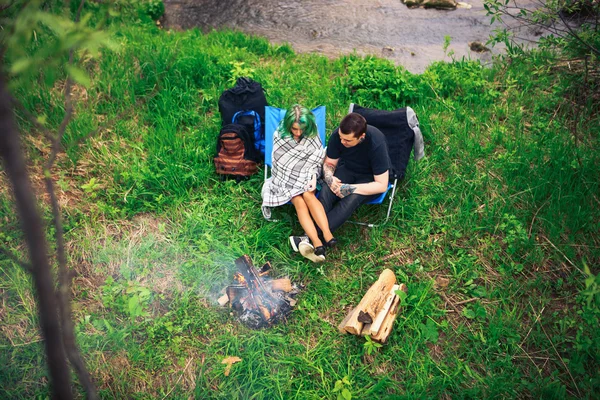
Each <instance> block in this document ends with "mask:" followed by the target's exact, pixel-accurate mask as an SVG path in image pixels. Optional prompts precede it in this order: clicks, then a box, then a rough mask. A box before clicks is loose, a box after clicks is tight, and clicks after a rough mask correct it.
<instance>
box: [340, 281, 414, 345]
mask: <svg viewBox="0 0 600 400" xmlns="http://www.w3.org/2000/svg"><path fill="white" fill-rule="evenodd" d="M395 283H396V277H395V275H394V273H393V272H392V271H391V270H389V269H386V270H384V271H383V272H382V273H381V275H380V276H379V279H378V280H377V281H376V282H375V283H374V284H373V285H372V286H371V287H370V288H369V290H368V291H367V293H366V294H365V295H364V296H363V298H362V300H361V301H360V303H359V304H358V305H357V306H356V307H355V308H354V309H353V310H352V311H351V312H349V313H348V315H346V317H345V318H344V320H343V321H342V322H341V323H340V324H339V325H338V330H339V331H340V332H341V333H351V334H353V335H361V336H367V335H369V336H370V337H371V339H373V340H375V341H377V342H380V343H385V342H386V341H387V339H388V337H389V335H390V333H391V331H392V327H393V325H394V321H395V320H396V316H397V315H398V309H399V306H400V296H398V294H397V291H398V290H401V291H403V292H405V293H406V291H407V288H406V285H404V284H402V283H401V284H398V285H396V284H395Z"/></svg>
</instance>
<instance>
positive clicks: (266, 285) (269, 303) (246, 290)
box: [218, 255, 295, 329]
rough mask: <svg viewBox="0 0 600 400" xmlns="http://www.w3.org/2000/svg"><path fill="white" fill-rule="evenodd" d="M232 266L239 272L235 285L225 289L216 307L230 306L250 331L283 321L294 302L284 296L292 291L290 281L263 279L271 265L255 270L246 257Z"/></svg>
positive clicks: (287, 296)
mask: <svg viewBox="0 0 600 400" xmlns="http://www.w3.org/2000/svg"><path fill="white" fill-rule="evenodd" d="M235 265H236V267H237V270H238V272H236V273H235V274H234V280H235V282H236V283H235V284H233V285H229V286H227V287H226V288H225V294H224V295H223V296H221V297H220V298H219V300H218V302H219V304H220V305H222V306H224V305H226V304H227V303H229V304H230V306H231V308H232V309H234V310H235V311H236V312H237V313H238V314H239V318H240V321H242V322H243V323H244V324H245V325H247V326H248V327H250V328H253V329H258V328H262V327H265V326H270V325H272V324H273V323H275V322H278V321H279V320H281V319H285V317H286V316H287V315H288V314H289V313H290V312H291V309H292V306H293V305H294V304H295V300H294V299H293V298H291V297H289V295H288V294H287V293H290V292H292V291H293V287H292V282H291V281H290V280H289V279H287V278H282V279H271V280H265V279H263V278H262V276H264V275H267V274H268V273H269V272H270V271H271V269H272V267H271V264H270V263H268V262H267V263H266V264H265V265H263V266H262V267H261V268H260V269H256V267H255V266H254V265H253V264H252V260H251V259H250V257H248V256H246V255H245V256H242V257H239V258H238V259H237V260H235ZM290 294H291V295H293V294H292V293H290Z"/></svg>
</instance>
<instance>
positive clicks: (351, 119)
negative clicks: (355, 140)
mask: <svg viewBox="0 0 600 400" xmlns="http://www.w3.org/2000/svg"><path fill="white" fill-rule="evenodd" d="M366 131H367V120H366V119H365V117H363V116H362V115H360V114H357V113H350V114H348V115H346V116H345V117H344V119H342V122H340V132H342V133H343V134H344V135H347V134H349V133H353V134H354V137H359V136H360V135H362V134H363V133H365V132H366Z"/></svg>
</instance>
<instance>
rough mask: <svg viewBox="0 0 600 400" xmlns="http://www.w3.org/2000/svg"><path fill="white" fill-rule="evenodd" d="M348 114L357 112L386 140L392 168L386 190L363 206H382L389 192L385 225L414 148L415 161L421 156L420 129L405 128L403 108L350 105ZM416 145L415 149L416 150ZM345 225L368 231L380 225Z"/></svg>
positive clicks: (355, 222)
mask: <svg viewBox="0 0 600 400" xmlns="http://www.w3.org/2000/svg"><path fill="white" fill-rule="evenodd" d="M351 112H355V113H358V114H360V115H362V116H363V117H365V119H366V120H367V124H369V125H372V126H374V127H376V128H378V129H379V130H380V131H381V132H383V134H384V135H385V138H386V141H387V145H388V152H389V155H390V161H391V163H392V169H391V170H390V183H389V184H388V188H387V190H386V191H385V192H383V193H382V194H381V195H379V196H377V197H376V198H375V199H373V200H370V201H368V202H367V203H365V204H382V203H383V202H384V200H385V198H386V197H387V195H388V193H389V192H390V189H391V195H390V203H389V205H388V209H387V214H386V216H385V220H384V221H383V222H382V223H381V224H385V223H386V222H387V221H388V220H389V219H390V213H391V212H392V205H393V203H394V197H395V195H396V188H397V187H398V182H399V181H400V180H402V178H404V173H405V171H406V167H407V165H408V161H409V159H410V153H411V151H412V149H413V147H414V148H415V159H419V158H421V157H422V156H423V137H422V135H421V130H420V128H419V126H418V123H417V125H416V128H412V127H410V126H409V124H408V119H407V108H406V107H405V108H400V109H397V110H394V111H385V110H376V109H372V108H365V107H361V106H359V105H356V104H354V103H350V108H349V109H348V113H351ZM417 146H419V148H418V149H417ZM349 222H352V223H354V224H358V225H364V226H368V227H369V228H373V227H375V226H379V225H381V224H374V223H368V222H357V221H349Z"/></svg>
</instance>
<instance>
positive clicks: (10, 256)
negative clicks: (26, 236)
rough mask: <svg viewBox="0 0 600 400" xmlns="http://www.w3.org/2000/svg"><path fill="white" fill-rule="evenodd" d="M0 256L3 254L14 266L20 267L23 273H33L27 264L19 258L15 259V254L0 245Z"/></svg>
mask: <svg viewBox="0 0 600 400" xmlns="http://www.w3.org/2000/svg"><path fill="white" fill-rule="evenodd" d="M0 254H4V256H5V257H6V258H8V259H9V260H10V261H12V262H14V263H15V264H18V265H20V266H21V267H22V268H23V269H24V270H25V271H27V272H29V273H33V268H32V267H31V264H28V263H26V262H25V261H23V260H21V259H20V258H19V257H17V255H16V254H14V253H13V252H12V251H10V250H9V249H7V248H6V247H4V246H2V245H0Z"/></svg>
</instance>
